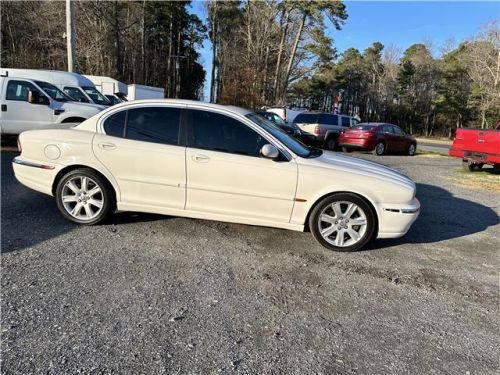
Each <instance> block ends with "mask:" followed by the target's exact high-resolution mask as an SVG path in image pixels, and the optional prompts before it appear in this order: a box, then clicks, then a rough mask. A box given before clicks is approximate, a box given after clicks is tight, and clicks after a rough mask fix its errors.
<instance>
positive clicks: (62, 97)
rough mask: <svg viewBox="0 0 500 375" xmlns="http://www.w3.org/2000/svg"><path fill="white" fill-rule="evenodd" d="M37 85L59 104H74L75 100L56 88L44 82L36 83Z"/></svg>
mask: <svg viewBox="0 0 500 375" xmlns="http://www.w3.org/2000/svg"><path fill="white" fill-rule="evenodd" d="M35 83H36V84H37V85H38V86H40V88H41V89H42V90H43V91H44V92H45V93H46V94H47V95H48V96H50V97H51V98H52V99H54V100H57V101H58V102H72V101H74V100H73V98H71V97H69V96H68V95H66V94H65V93H64V92H62V91H61V90H59V89H58V88H57V87H56V86H54V85H52V84H50V83H48V82H43V81H35Z"/></svg>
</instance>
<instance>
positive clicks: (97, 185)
mask: <svg viewBox="0 0 500 375" xmlns="http://www.w3.org/2000/svg"><path fill="white" fill-rule="evenodd" d="M56 202H57V207H58V208H59V211H60V212H61V213H62V215H63V216H64V217H65V218H67V219H69V220H71V221H73V222H75V223H78V224H84V225H94V224H98V223H100V222H102V221H103V220H104V219H106V217H107V216H108V215H109V214H111V213H112V212H113V211H114V208H115V205H116V203H115V197H114V193H113V190H112V187H111V186H110V185H109V183H108V182H107V181H105V180H104V179H103V178H102V177H101V176H100V175H99V174H97V173H96V172H95V171H93V170H92V169H88V168H81V169H75V170H73V171H70V172H68V173H67V174H66V175H64V176H63V177H62V178H61V179H60V180H59V183H58V184H57V188H56Z"/></svg>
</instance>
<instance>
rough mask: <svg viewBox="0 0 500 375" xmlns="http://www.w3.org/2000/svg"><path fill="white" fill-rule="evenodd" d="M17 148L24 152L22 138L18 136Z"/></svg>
mask: <svg viewBox="0 0 500 375" xmlns="http://www.w3.org/2000/svg"><path fill="white" fill-rule="evenodd" d="M17 149H18V150H19V152H23V148H22V147H21V140H20V139H19V137H18V138H17Z"/></svg>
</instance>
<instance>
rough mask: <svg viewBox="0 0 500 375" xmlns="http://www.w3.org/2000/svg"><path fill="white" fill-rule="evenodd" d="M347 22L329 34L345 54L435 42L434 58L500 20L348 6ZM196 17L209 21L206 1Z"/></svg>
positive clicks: (431, 7)
mask: <svg viewBox="0 0 500 375" xmlns="http://www.w3.org/2000/svg"><path fill="white" fill-rule="evenodd" d="M345 4H346V8H347V13H348V14H349V17H348V18H347V20H346V22H345V24H344V26H343V27H342V29H341V30H335V29H334V27H333V26H332V25H331V24H330V25H329V27H328V30H327V34H328V35H329V36H330V37H331V38H333V45H334V47H335V48H336V50H337V52H338V53H339V54H341V53H342V52H343V51H345V50H346V49H347V48H351V47H353V48H357V49H358V50H360V51H363V50H364V49H365V48H368V47H369V46H370V45H371V44H372V43H373V42H376V41H378V42H381V43H382V44H383V45H385V46H395V47H398V48H399V49H400V50H401V51H404V50H405V49H406V48H408V47H409V46H411V45H412V44H414V43H419V42H429V41H430V42H432V45H433V47H434V48H433V54H434V55H435V56H436V57H438V56H439V55H440V48H441V47H442V46H443V45H445V44H448V43H449V41H453V42H454V43H455V44H456V45H458V43H460V42H461V41H463V40H465V39H467V38H470V37H471V36H473V35H474V34H475V33H477V31H478V30H479V29H480V27H481V26H482V25H484V24H486V23H487V22H490V21H492V20H495V19H497V20H498V19H499V18H500V2H498V1H376V0H373V1H345ZM191 9H192V12H194V13H195V14H197V15H198V16H199V17H200V18H201V19H202V20H204V21H205V20H206V10H205V9H206V4H205V1H193V2H192V4H191ZM211 48H212V46H211V43H210V41H208V40H207V41H205V42H204V44H203V48H202V49H201V51H200V53H201V59H200V60H201V63H202V64H203V67H204V68H205V71H206V72H207V76H206V80H205V90H204V91H205V100H207V99H208V94H209V91H210V90H209V87H210V70H211V53H212V49H211Z"/></svg>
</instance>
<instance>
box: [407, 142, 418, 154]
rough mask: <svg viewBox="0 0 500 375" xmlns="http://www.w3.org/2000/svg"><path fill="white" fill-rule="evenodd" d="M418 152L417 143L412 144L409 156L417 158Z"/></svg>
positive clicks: (409, 147)
mask: <svg viewBox="0 0 500 375" xmlns="http://www.w3.org/2000/svg"><path fill="white" fill-rule="evenodd" d="M416 152H417V146H416V145H415V143H412V144H410V146H408V152H407V154H408V156H415V153H416Z"/></svg>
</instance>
